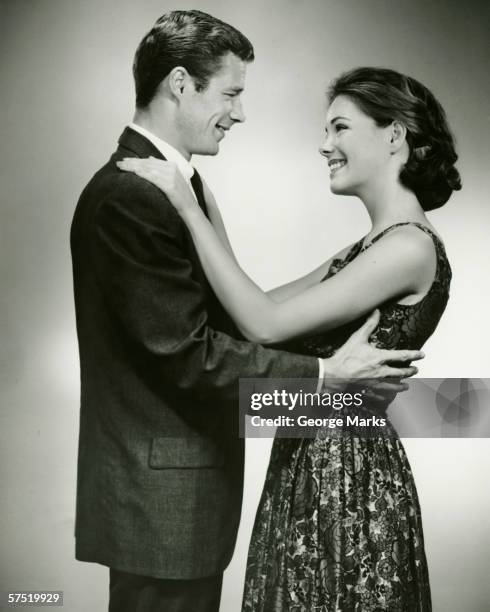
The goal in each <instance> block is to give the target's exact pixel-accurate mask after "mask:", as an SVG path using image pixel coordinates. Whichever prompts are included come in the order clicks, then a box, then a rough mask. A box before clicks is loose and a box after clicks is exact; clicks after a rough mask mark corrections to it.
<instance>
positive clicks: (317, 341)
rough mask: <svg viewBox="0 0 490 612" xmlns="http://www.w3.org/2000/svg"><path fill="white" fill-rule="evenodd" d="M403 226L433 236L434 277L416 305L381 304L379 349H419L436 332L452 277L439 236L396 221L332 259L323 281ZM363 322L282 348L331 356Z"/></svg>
mask: <svg viewBox="0 0 490 612" xmlns="http://www.w3.org/2000/svg"><path fill="white" fill-rule="evenodd" d="M402 225H415V226H416V227H418V228H420V229H421V230H422V231H423V232H425V233H426V234H428V235H429V236H431V238H432V240H433V242H434V247H435V250H436V271H435V276H434V280H433V282H432V285H431V287H430V288H429V290H428V292H427V293H426V294H425V295H424V297H423V298H422V299H421V300H420V301H418V302H417V303H416V304H409V305H405V304H398V303H397V302H396V300H395V299H393V300H389V301H387V302H385V303H384V304H381V305H380V306H379V310H380V315H381V316H380V322H379V325H378V327H377V328H376V330H375V331H374V333H373V334H372V335H371V341H372V342H374V343H375V344H376V345H377V346H378V347H380V348H390V349H405V348H406V349H419V348H420V347H421V346H422V345H423V344H424V343H425V342H426V340H427V339H428V338H429V337H430V336H431V335H432V333H433V332H434V330H435V328H436V326H437V323H438V322H439V319H440V318H441V316H442V313H443V312H444V310H445V308H446V304H447V301H448V298H449V285H450V282H451V276H452V274H451V267H450V265H449V261H448V259H447V256H446V251H445V249H444V245H443V244H442V242H441V240H440V239H439V238H438V236H436V234H434V232H432V231H431V230H430V229H429V228H427V227H426V226H425V225H422V224H421V223H413V222H405V223H397V224H395V225H391V226H390V227H387V228H386V229H385V230H383V231H382V232H381V233H379V234H377V235H376V236H375V238H373V239H372V241H371V242H370V243H369V244H364V239H361V240H359V241H358V242H356V243H355V244H354V245H353V246H352V248H351V249H350V250H349V252H348V253H347V255H346V256H345V257H344V258H339V259H334V260H333V262H332V264H331V266H330V268H329V270H328V272H327V274H326V276H325V278H324V279H323V280H326V279H328V278H330V277H331V276H333V275H334V274H336V273H337V272H339V271H340V270H342V268H344V267H345V266H347V265H348V264H349V263H350V262H351V261H352V260H353V259H355V257H357V256H358V255H359V254H360V253H362V252H363V251H365V250H366V249H368V248H369V247H370V246H371V245H372V244H374V243H375V242H377V241H378V240H380V239H381V238H382V237H383V236H384V235H385V234H387V233H388V232H389V231H391V230H392V229H394V228H396V227H400V226H402ZM364 321H365V317H362V318H360V319H357V320H355V321H351V322H350V323H347V324H346V325H342V326H341V327H338V328H337V329H335V330H331V331H328V332H324V333H320V334H314V335H311V336H309V337H306V338H300V339H298V340H291V341H289V342H287V343H283V344H282V345H281V348H283V349H285V350H288V351H292V352H297V353H302V354H306V355H313V356H316V357H329V356H331V355H332V354H333V353H334V352H335V351H336V349H337V348H338V347H339V346H341V345H342V344H343V343H344V342H345V341H346V340H347V338H348V337H349V336H350V335H351V334H352V333H353V332H354V331H356V329H358V328H359V327H360V326H361V325H362V324H363V323H364Z"/></svg>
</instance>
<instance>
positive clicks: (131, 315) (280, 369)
mask: <svg viewBox="0 0 490 612" xmlns="http://www.w3.org/2000/svg"><path fill="white" fill-rule="evenodd" d="M89 235H90V236H91V242H92V244H91V245H90V246H91V253H92V254H93V257H92V265H93V266H94V270H95V274H96V275H97V281H98V282H99V283H100V286H101V288H102V291H103V294H104V296H105V299H106V303H107V307H108V308H110V310H111V316H113V317H114V318H115V319H116V320H117V324H118V325H119V326H120V330H121V334H123V335H124V336H125V337H126V338H127V339H128V341H129V342H130V343H132V344H133V345H134V350H136V351H140V352H143V353H144V355H145V359H147V360H149V361H148V362H149V363H150V364H151V367H152V369H153V370H154V368H157V371H158V374H159V375H160V373H161V380H162V383H165V384H166V385H168V384H170V385H173V386H175V387H176V388H177V389H179V390H181V391H187V392H190V393H192V394H193V395H194V396H196V397H199V398H200V399H207V400H209V399H214V400H217V401H236V400H237V398H238V379H239V378H240V377H243V378H262V377H269V378H317V376H318V362H317V359H316V358H313V357H307V356H301V355H295V354H292V353H286V352H283V351H276V350H272V349H265V348H264V347H262V346H260V345H258V344H252V343H249V342H242V341H239V340H235V339H233V338H231V337H230V336H228V335H226V334H224V333H221V332H219V331H216V330H214V329H212V328H210V327H209V325H208V316H207V312H206V299H207V298H206V295H205V291H206V290H207V288H206V287H204V286H203V284H202V283H201V282H199V279H198V278H197V277H196V274H195V271H193V264H192V261H191V260H190V259H189V249H190V246H189V240H190V238H189V235H188V233H187V228H186V227H185V225H184V223H183V222H182V220H181V219H180V217H179V216H178V214H177V213H176V211H175V210H174V208H173V207H172V205H171V204H170V203H169V201H168V200H167V198H166V197H165V196H164V195H163V194H162V193H161V192H160V190H158V189H157V188H156V187H154V186H153V185H151V184H150V183H148V182H146V181H143V180H142V179H139V178H138V177H135V176H134V175H129V174H126V175H119V177H118V178H117V181H116V186H115V188H113V189H110V190H109V191H108V193H107V195H106V196H105V197H104V199H103V200H102V201H101V202H100V203H99V205H98V207H97V209H96V211H95V213H94V215H93V227H92V228H91V231H90V234H89Z"/></svg>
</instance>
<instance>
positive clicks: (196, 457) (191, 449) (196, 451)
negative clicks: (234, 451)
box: [148, 437, 224, 470]
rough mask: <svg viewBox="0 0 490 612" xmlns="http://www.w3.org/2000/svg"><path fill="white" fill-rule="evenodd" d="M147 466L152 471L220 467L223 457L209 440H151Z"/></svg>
mask: <svg viewBox="0 0 490 612" xmlns="http://www.w3.org/2000/svg"><path fill="white" fill-rule="evenodd" d="M148 464H149V466H150V467H151V468H153V469H154V470H164V469H167V468H188V469H191V468H206V467H221V466H222V465H223V464H224V456H223V453H222V452H221V451H220V450H219V449H218V447H217V446H216V444H215V442H213V441H212V440H210V439H209V438H198V437H196V438H153V439H152V441H151V448H150V458H149V463H148Z"/></svg>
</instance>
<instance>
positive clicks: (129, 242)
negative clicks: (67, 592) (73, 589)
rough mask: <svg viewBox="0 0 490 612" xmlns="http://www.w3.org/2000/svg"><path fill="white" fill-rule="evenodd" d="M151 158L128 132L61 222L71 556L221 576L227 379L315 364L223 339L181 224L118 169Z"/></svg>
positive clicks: (229, 410) (232, 414)
mask: <svg viewBox="0 0 490 612" xmlns="http://www.w3.org/2000/svg"><path fill="white" fill-rule="evenodd" d="M149 155H153V156H154V157H159V158H161V157H162V156H161V154H160V152H159V151H158V150H157V149H156V148H155V147H154V146H153V145H152V144H151V143H150V142H149V141H148V140H147V139H145V138H144V137H143V136H141V135H139V134H138V133H136V132H134V131H133V130H131V129H129V128H127V129H126V130H125V131H124V133H123V134H122V136H121V138H120V140H119V148H118V149H117V151H116V153H115V154H114V155H113V156H112V157H111V159H110V160H109V162H108V163H107V164H106V165H105V166H104V167H103V168H102V169H101V170H99V172H97V173H96V174H95V176H94V177H93V178H92V180H91V181H90V182H89V184H88V185H87V187H86V188H85V190H84V191H83V193H82V195H81V197H80V200H79V202H78V206H77V209H76V212H75V216H74V219H73V224H72V231H71V246H72V256H73V274H74V289H75V306H76V316H77V331H78V340H79V349H80V368H81V414H80V442H79V458H78V489H77V515H76V533H75V535H76V557H77V559H80V560H82V561H95V562H99V563H102V564H104V565H108V566H110V567H113V568H115V569H119V570H122V571H126V572H131V573H136V574H143V575H147V576H154V577H160V578H198V577H203V576H209V575H212V574H215V573H218V572H220V571H222V570H223V569H224V568H225V567H226V565H227V564H228V563H229V561H230V558H231V555H232V553H233V548H234V544H235V539H236V534H237V529H238V523H239V518H240V508H241V498H242V485H243V459H244V444H243V440H241V439H239V438H238V434H237V427H238V406H237V405H238V378H239V377H277V378H280V377H284V378H286V377H305V378H306V377H313V378H314V377H316V376H317V361H316V359H313V358H310V357H303V356H298V355H292V354H288V353H284V352H279V351H274V350H268V349H264V348H263V347H261V346H259V345H255V344H251V343H248V342H244V341H240V340H237V339H234V338H233V337H231V336H232V335H235V336H236V335H237V332H236V329H235V327H234V325H233V324H232V322H231V320H230V319H229V317H228V316H227V315H226V313H225V312H224V310H223V308H222V306H221V305H220V304H219V302H218V301H217V299H216V297H215V295H214V293H213V292H212V289H211V288H210V286H209V284H208V282H207V280H206V278H205V276H204V273H203V270H202V268H201V265H200V262H199V259H198V257H197V253H196V251H195V248H194V245H193V243H192V240H191V237H190V234H189V232H188V230H187V228H186V227H185V224H184V223H183V222H182V220H181V219H180V217H179V216H178V214H177V213H176V212H175V210H174V208H173V207H172V206H171V205H170V203H169V202H168V200H167V198H166V197H165V195H164V194H163V193H162V192H161V191H160V190H159V189H157V188H156V187H155V186H153V185H152V184H150V183H148V182H147V181H144V180H142V179H140V178H138V177H137V176H135V175H134V174H130V173H125V172H121V171H119V170H118V168H117V166H116V165H115V162H116V161H117V160H120V159H122V158H123V157H148V156H149ZM200 203H201V205H203V202H202V198H200ZM230 334H231V335H230Z"/></svg>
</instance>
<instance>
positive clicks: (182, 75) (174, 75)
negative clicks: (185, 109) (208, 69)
mask: <svg viewBox="0 0 490 612" xmlns="http://www.w3.org/2000/svg"><path fill="white" fill-rule="evenodd" d="M191 84H192V85H193V82H192V78H191V76H190V74H189V73H188V72H187V70H186V69H185V68H184V67H183V66H176V67H175V68H172V70H171V71H170V72H169V75H168V86H169V89H170V91H171V92H172V94H173V95H174V96H175V97H176V98H177V99H180V98H181V97H182V96H183V95H184V92H185V90H186V88H188V87H189V86H190V85H191Z"/></svg>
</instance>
